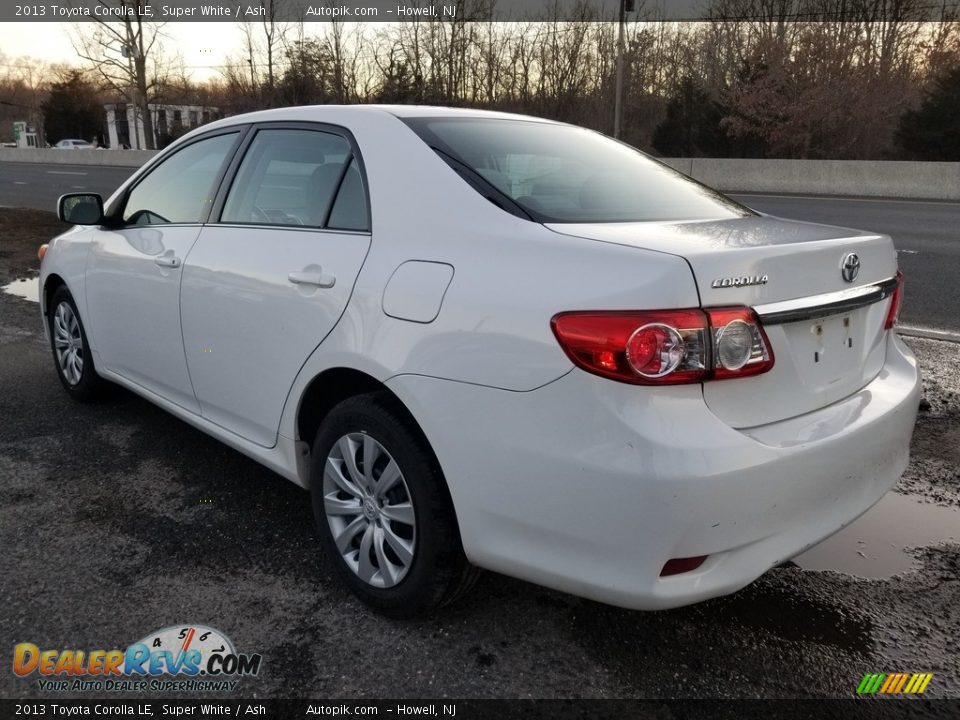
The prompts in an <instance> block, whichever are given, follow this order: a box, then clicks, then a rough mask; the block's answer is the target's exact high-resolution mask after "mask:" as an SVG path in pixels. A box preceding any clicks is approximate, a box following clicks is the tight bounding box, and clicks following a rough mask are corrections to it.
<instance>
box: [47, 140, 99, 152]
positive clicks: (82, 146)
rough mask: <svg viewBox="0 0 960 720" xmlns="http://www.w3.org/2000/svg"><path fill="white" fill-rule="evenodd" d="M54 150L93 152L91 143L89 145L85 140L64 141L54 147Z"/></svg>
mask: <svg viewBox="0 0 960 720" xmlns="http://www.w3.org/2000/svg"><path fill="white" fill-rule="evenodd" d="M53 149H54V150H93V149H94V145H93V143H89V142H87V141H86V140H73V139H69V138H68V139H66V140H61V141H60V142H58V143H57V144H56V145H54V146H53Z"/></svg>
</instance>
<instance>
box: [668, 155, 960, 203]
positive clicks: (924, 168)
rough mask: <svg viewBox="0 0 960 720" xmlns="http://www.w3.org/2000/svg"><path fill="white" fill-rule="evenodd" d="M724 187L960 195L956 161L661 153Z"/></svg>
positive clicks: (959, 197) (821, 192) (927, 197)
mask: <svg viewBox="0 0 960 720" xmlns="http://www.w3.org/2000/svg"><path fill="white" fill-rule="evenodd" d="M662 161H663V162H665V163H666V164H668V165H670V166H671V167H673V168H675V169H677V170H679V171H680V172H682V173H685V174H686V175H689V176H690V177H692V178H695V179H697V180H699V181H700V182H702V183H704V184H705V185H709V186H711V187H715V188H717V189H718V190H723V191H724V192H755V193H758V192H769V193H785V194H789V193H797V194H803V195H847V196H850V197H888V198H912V199H923V200H960V163H956V162H902V161H885V160H743V159H734V158H729V159H728V158H662Z"/></svg>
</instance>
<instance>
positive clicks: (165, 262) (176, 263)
mask: <svg viewBox="0 0 960 720" xmlns="http://www.w3.org/2000/svg"><path fill="white" fill-rule="evenodd" d="M153 262H154V263H156V264H157V265H159V266H160V267H168V268H177V267H180V258H178V257H176V256H175V255H159V256H157V257H155V258H154V259H153Z"/></svg>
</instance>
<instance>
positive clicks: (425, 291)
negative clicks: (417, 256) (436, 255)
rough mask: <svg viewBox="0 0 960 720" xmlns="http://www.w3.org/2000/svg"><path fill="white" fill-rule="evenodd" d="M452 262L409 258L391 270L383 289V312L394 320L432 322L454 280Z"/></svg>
mask: <svg viewBox="0 0 960 720" xmlns="http://www.w3.org/2000/svg"><path fill="white" fill-rule="evenodd" d="M453 272H454V271H453V265H448V264H447V263H438V262H423V261H421V260H408V261H407V262H405V263H403V264H402V265H400V267H398V268H397V269H396V270H394V272H393V275H391V276H390V279H389V280H388V281H387V286H386V287H385V288H384V289H383V312H384V314H386V315H389V316H390V317H392V318H396V319H397V320H409V321H410V322H419V323H431V322H433V321H434V320H436V319H437V315H439V314H440V307H441V305H442V304H443V296H444V295H445V294H446V292H447V288H448V287H450V281H451V280H453Z"/></svg>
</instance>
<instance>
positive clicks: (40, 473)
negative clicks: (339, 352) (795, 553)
mask: <svg viewBox="0 0 960 720" xmlns="http://www.w3.org/2000/svg"><path fill="white" fill-rule="evenodd" d="M17 212H20V211H11V210H7V209H0V284H2V283H4V282H7V281H9V280H11V279H14V278H15V277H17V276H18V275H23V274H24V273H28V272H29V271H30V270H31V267H33V268H35V265H36V263H35V260H31V254H32V253H33V252H35V246H36V244H37V242H39V240H38V239H37V237H36V233H33V234H25V233H22V232H21V233H20V234H19V235H17V234H16V231H15V229H16V228H17V227H21V226H23V225H24V219H23V218H22V217H19V216H17V215H16V213H17ZM37 221H38V222H43V223H45V224H44V225H43V227H44V229H45V230H49V232H47V236H49V234H50V233H51V232H55V230H53V229H52V228H55V227H56V225H57V223H56V221H55V220H51V219H50V217H49V216H46V217H45V218H44V217H42V214H41V216H40V217H39V219H38V220H37ZM28 246H29V247H28ZM34 257H35V256H34ZM909 344H910V345H911V346H912V347H913V348H914V350H915V351H916V353H917V355H918V357H919V359H920V363H921V365H922V367H923V369H924V373H925V376H926V379H925V382H924V400H925V403H924V409H923V410H922V412H921V415H920V419H919V422H918V425H917V432H916V434H915V437H914V445H913V448H914V457H913V461H912V463H911V465H910V468H909V470H908V471H907V474H906V475H905V477H904V479H903V481H902V482H901V483H900V485H899V486H898V488H897V491H898V492H903V493H910V494H913V495H917V496H922V497H923V498H925V499H927V500H928V501H929V502H930V503H935V504H938V505H943V506H951V507H960V474H958V467H960V456H958V448H960V442H958V440H960V400H958V395H957V391H958V389H960V377H958V374H960V370H958V369H960V346H957V345H950V344H947V343H942V342H937V341H929V340H913V339H912V340H910V341H909ZM0 388H2V392H0V418H2V422H0V492H2V497H3V498H4V502H3V503H2V504H0V545H2V547H3V548H4V550H5V551H4V552H3V553H0V576H2V577H3V583H2V585H0V649H4V648H5V650H3V651H4V652H10V651H11V650H12V647H13V645H14V644H15V643H18V642H33V643H35V644H37V645H40V646H43V647H47V648H61V649H63V648H68V647H69V648H106V649H109V648H113V647H125V646H126V645H127V644H129V643H130V642H133V641H135V640H137V639H139V638H141V637H143V636H144V635H146V634H147V633H148V632H149V631H151V630H154V629H158V628H161V627H165V626H168V625H175V624H180V623H184V622H197V623H203V624H206V625H210V626H213V627H215V628H219V629H221V630H223V631H224V632H225V633H226V634H227V635H229V636H230V637H231V638H232V639H233V641H234V643H235V645H236V647H237V648H238V650H239V651H241V652H259V653H262V654H263V658H264V661H263V667H262V670H261V673H260V675H259V676H258V677H256V678H250V679H245V680H243V681H242V683H241V689H240V690H238V694H242V695H245V696H252V695H256V696H260V697H276V696H280V697H295V696H313V697H356V698H377V697H384V696H392V697H411V698H416V697H440V696H444V697H461V698H462V697H509V698H526V697H539V698H630V697H660V698H673V697H682V698H714V697H764V698H770V697H777V698H783V697H792V698H808V697H809V698H823V697H852V696H853V691H854V689H855V687H856V685H857V683H858V682H859V680H860V678H861V677H862V676H863V674H864V673H867V672H897V671H900V672H921V671H923V672H932V673H934V674H935V678H934V680H933V682H932V683H931V684H930V686H929V688H928V690H927V697H930V698H942V697H960V659H958V658H960V655H958V653H957V638H960V608H958V603H957V598H958V597H960V547H958V546H957V545H939V546H934V547H927V548H918V549H916V550H915V551H914V552H916V554H917V556H918V558H919V561H920V562H919V567H918V569H917V570H915V571H911V572H908V573H905V574H903V575H900V576H897V577H894V578H891V579H887V580H870V581H868V580H861V579H857V578H855V577H851V576H848V575H842V574H839V573H835V572H829V571H825V572H824V571H816V572H815V571H805V570H801V569H799V568H796V567H783V568H777V569H775V570H772V571H771V572H769V573H767V574H766V575H765V576H764V577H762V578H761V579H760V580H758V581H757V582H756V583H754V584H753V585H751V586H749V587H748V588H746V589H744V590H743V591H741V592H739V593H737V594H735V595H733V596H731V597H727V598H722V599H718V600H713V601H710V602H705V603H701V604H699V605H696V606H693V607H689V608H683V609H679V610H672V611H665V612H653V613H640V612H630V611H626V610H620V609H616V608H612V607H608V606H604V605H600V604H597V603H594V602H590V601H586V600H581V599H578V598H574V597H571V596H568V595H563V594H560V593H556V592H552V591H549V590H544V589H541V588H539V587H536V586H533V585H529V584H527V583H523V582H520V581H516V580H512V579H509V578H505V577H502V576H498V575H493V574H486V575H485V576H484V577H483V578H482V580H481V581H480V583H479V585H478V586H477V587H476V589H475V590H474V592H473V593H472V595H470V596H469V597H468V598H467V599H466V600H465V601H464V602H462V603H460V604H459V605H457V606H455V607H453V608H449V609H448V610H446V611H445V612H443V613H442V614H440V615H438V616H436V617H433V618H430V619H426V620H421V621H417V622H396V621H391V620H387V619H384V618H381V617H378V616H376V615H373V614H371V613H370V612H368V611H367V610H366V609H365V608H364V607H363V606H361V605H360V604H358V603H357V602H356V601H354V600H353V599H352V598H351V597H350V596H349V595H348V594H347V593H346V592H345V591H344V590H343V589H342V588H341V587H340V585H339V584H338V583H337V582H336V580H335V577H334V575H333V571H332V568H331V567H330V566H329V565H328V564H327V562H326V560H325V559H324V558H322V557H321V555H320V553H319V544H318V541H317V539H316V538H315V537H314V533H313V529H312V526H311V515H310V508H309V501H308V496H307V495H306V494H305V493H304V492H302V491H301V490H299V489H298V488H296V487H295V486H293V485H292V484H290V483H288V482H286V481H284V480H282V479H281V478H279V477H278V476H276V475H273V474H272V473H270V472H269V471H267V470H265V469H263V468H262V467H260V466H259V465H257V464H255V463H254V462H252V461H250V460H248V459H246V458H244V457H243V456H241V455H240V454H238V453H236V452H234V451H232V450H230V449H228V448H226V447H225V446H223V445H221V444H219V443H217V442H216V441H214V440H212V439H210V438H208V437H206V436H205V435H203V434H202V433H200V432H198V431H196V430H193V429H192V428H190V427H189V426H187V425H186V424H184V423H182V422H180V421H179V420H176V419H175V418H173V417H172V416H170V415H168V414H166V413H164V412H163V411H161V410H159V409H157V408H155V407H154V406H152V405H150V404H149V403H147V402H145V401H143V400H141V399H139V398H138V397H136V396H134V395H132V394H130V393H127V392H125V391H121V390H117V391H116V392H115V393H114V394H113V397H112V398H111V399H110V400H109V401H108V402H106V403H103V404H99V405H92V406H91V405H87V406H84V405H78V404H74V403H72V402H70V401H69V400H68V398H66V397H65V395H64V393H63V392H62V390H61V388H60V387H59V384H58V382H57V379H56V376H55V373H54V369H53V366H52V361H51V358H50V353H49V349H48V347H47V346H46V345H45V343H44V341H43V335H42V332H41V329H40V321H39V317H38V312H37V306H36V304H34V303H30V302H27V301H25V300H21V299H19V298H15V297H12V296H10V295H7V294H3V293H0ZM8 657H9V656H8ZM8 667H9V665H8ZM42 695H43V693H41V692H40V691H39V690H38V688H37V684H36V680H35V679H34V680H22V679H19V678H16V677H14V675H13V674H12V673H11V672H9V671H5V672H0V697H19V698H25V697H38V696H42Z"/></svg>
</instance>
